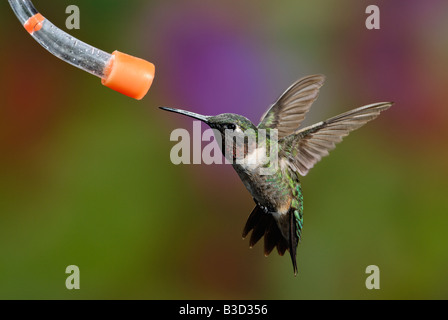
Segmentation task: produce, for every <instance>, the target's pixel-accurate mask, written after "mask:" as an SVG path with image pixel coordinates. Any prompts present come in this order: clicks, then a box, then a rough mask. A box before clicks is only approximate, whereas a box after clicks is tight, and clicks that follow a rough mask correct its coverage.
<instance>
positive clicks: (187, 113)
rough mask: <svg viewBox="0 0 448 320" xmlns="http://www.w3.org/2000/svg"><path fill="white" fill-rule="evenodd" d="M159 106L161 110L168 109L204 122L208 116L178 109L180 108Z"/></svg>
mask: <svg viewBox="0 0 448 320" xmlns="http://www.w3.org/2000/svg"><path fill="white" fill-rule="evenodd" d="M159 108H160V109H162V110H165V111H169V112H174V113H180V114H183V115H185V116H187V117H190V118H193V119H197V120H201V121H204V122H205V123H208V119H209V118H210V117H209V116H203V115H202V114H197V113H194V112H190V111H185V110H180V109H174V108H168V107H159Z"/></svg>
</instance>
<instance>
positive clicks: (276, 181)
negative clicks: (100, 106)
mask: <svg viewBox="0 0 448 320" xmlns="http://www.w3.org/2000/svg"><path fill="white" fill-rule="evenodd" d="M324 80H325V77H324V76H322V75H312V76H307V77H304V78H302V79H300V80H298V81H296V82H295V83H293V84H292V85H291V86H290V87H289V88H288V89H287V90H286V91H285V92H284V93H283V94H282V95H281V96H280V97H279V98H278V100H277V101H276V102H275V103H274V104H272V105H271V107H270V108H268V110H267V112H266V113H265V114H264V115H263V116H262V118H261V122H260V123H259V124H258V126H255V125H254V124H253V123H252V122H251V121H250V120H248V119H247V118H245V117H243V116H241V115H238V114H232V113H224V114H220V115H217V116H204V115H200V114H197V113H193V112H189V111H184V110H180V109H173V108H167V107H160V108H161V109H163V110H166V111H170V112H176V113H180V114H183V115H186V116H189V117H191V118H194V119H198V120H201V121H203V122H205V123H206V124H208V125H209V126H210V127H211V128H212V129H214V132H215V138H216V140H217V141H218V140H221V141H222V144H221V145H220V146H221V150H222V152H223V154H224V155H226V154H227V155H229V154H230V155H231V156H230V157H231V158H232V157H233V160H235V159H236V158H238V156H239V157H243V158H244V159H245V160H252V164H250V163H249V162H248V161H246V162H244V161H243V162H241V161H240V162H238V161H233V162H232V166H233V167H234V169H235V171H236V172H237V173H238V175H239V177H240V178H241V180H242V182H243V183H244V185H245V186H246V188H247V189H248V191H249V192H250V193H251V195H252V197H253V199H254V201H255V203H256V206H255V208H254V209H253V210H252V212H251V214H250V215H249V217H248V219H247V222H246V225H245V227H244V229H243V238H245V237H246V236H247V235H248V233H249V232H250V231H252V234H251V237H250V240H249V245H250V247H253V246H254V245H255V244H256V243H257V242H258V240H260V239H261V238H262V237H263V236H264V253H265V255H266V256H267V255H269V254H270V252H271V251H272V250H273V249H274V248H275V247H277V251H278V253H279V254H280V255H281V256H282V255H283V254H284V253H285V251H286V250H288V251H289V254H290V256H291V260H292V264H293V269H294V275H297V271H298V269H297V261H296V250H297V246H298V243H299V242H300V241H301V236H302V227H303V194H302V188H301V184H300V180H299V177H300V176H305V175H306V174H307V173H308V171H309V170H310V169H311V168H312V167H313V166H314V165H315V164H316V163H317V162H318V161H319V160H320V159H321V158H322V157H324V156H327V155H328V153H329V151H330V150H332V149H334V148H335V146H336V144H337V143H338V142H340V141H342V138H343V137H345V136H347V135H348V134H349V132H351V131H352V130H355V129H357V128H359V127H361V126H362V125H364V124H365V123H367V122H368V121H370V120H373V119H375V118H376V117H377V116H378V115H379V114H380V112H382V111H384V110H386V109H388V108H389V107H390V106H392V104H393V103H392V102H381V103H374V104H369V105H366V106H363V107H360V108H357V109H353V110H351V111H348V112H345V113H342V114H340V115H338V116H335V117H333V118H330V119H328V120H326V121H321V122H318V123H316V124H314V125H311V126H309V127H306V128H299V126H300V124H301V123H302V121H303V119H304V118H305V115H306V113H307V112H308V110H309V109H310V107H311V105H312V103H313V102H314V101H315V100H316V99H317V96H318V93H319V89H320V88H321V87H322V85H323V83H324ZM261 129H264V130H265V132H268V133H267V134H265V136H266V138H265V140H264V142H258V144H256V145H255V146H253V145H248V144H250V142H248V141H253V140H251V139H244V140H239V141H240V143H238V142H236V143H234V142H235V139H234V136H235V135H238V134H240V135H244V134H248V135H250V134H252V135H255V136H256V137H258V136H259V133H260V132H261V131H262V130H261ZM273 130H275V134H274V135H273ZM249 132H250V133H249ZM230 133H232V134H230ZM275 135H276V138H277V141H278V143H277V149H276V151H277V152H278V154H277V162H278V166H277V167H276V170H275V171H274V172H273V173H272V174H260V169H261V168H263V167H266V161H265V160H266V156H264V154H265V153H266V149H267V146H268V145H269V144H270V143H271V137H272V136H275ZM229 140H231V141H229ZM236 140H238V139H236ZM241 141H243V142H241ZM218 142H219V141H218ZM229 142H230V143H229ZM228 146H230V147H228ZM226 158H227V157H226ZM254 159H256V161H253V160H254Z"/></svg>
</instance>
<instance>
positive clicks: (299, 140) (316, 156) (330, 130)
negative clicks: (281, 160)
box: [281, 102, 393, 176]
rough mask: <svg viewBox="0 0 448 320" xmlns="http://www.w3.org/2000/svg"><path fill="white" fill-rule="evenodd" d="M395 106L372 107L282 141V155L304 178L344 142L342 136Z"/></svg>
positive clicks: (377, 105) (347, 113) (374, 105)
mask: <svg viewBox="0 0 448 320" xmlns="http://www.w3.org/2000/svg"><path fill="white" fill-rule="evenodd" d="M392 104H393V103H392V102H382V103H374V104H370V105H367V106H363V107H360V108H357V109H353V110H351V111H348V112H345V113H342V114H340V115H338V116H336V117H333V118H330V119H328V120H326V121H322V122H319V123H316V124H315V125H312V126H309V127H306V128H304V129H301V130H299V131H296V132H295V133H294V134H291V135H289V136H287V137H285V138H284V140H283V141H282V143H281V145H282V150H281V152H282V156H283V157H285V158H286V159H287V161H288V165H289V166H290V167H291V168H292V169H293V170H295V171H298V172H299V173H300V174H301V175H302V176H305V175H306V174H307V173H308V171H309V170H310V169H311V168H312V167H313V166H314V165H315V164H316V163H317V162H319V160H320V159H321V158H322V157H325V156H327V155H328V153H329V151H330V150H333V149H334V148H335V147H336V144H337V143H338V142H341V141H342V138H343V137H345V136H347V135H348V134H349V133H350V132H351V131H353V130H355V129H358V128H359V127H361V126H363V125H364V124H366V123H367V122H369V121H370V120H373V119H375V118H376V117H377V116H378V115H379V114H380V112H382V111H384V110H387V109H388V108H390V106H392Z"/></svg>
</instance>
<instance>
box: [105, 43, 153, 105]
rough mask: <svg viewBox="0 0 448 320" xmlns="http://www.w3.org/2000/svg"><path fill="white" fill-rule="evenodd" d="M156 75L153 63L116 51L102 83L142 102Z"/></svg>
mask: <svg viewBox="0 0 448 320" xmlns="http://www.w3.org/2000/svg"><path fill="white" fill-rule="evenodd" d="M154 73H155V67H154V65H153V64H152V63H150V62H148V61H146V60H143V59H140V58H137V57H133V56H131V55H128V54H125V53H122V52H119V51H114V52H113V53H112V58H111V60H110V62H109V64H108V65H107V66H106V70H105V75H106V76H105V78H103V79H101V83H102V84H103V85H105V86H106V87H108V88H111V89H112V90H115V91H118V92H120V93H122V94H124V95H126V96H128V97H131V98H134V99H137V100H141V99H142V98H143V97H144V96H145V95H146V93H147V92H148V90H149V88H150V87H151V84H152V81H153V79H154Z"/></svg>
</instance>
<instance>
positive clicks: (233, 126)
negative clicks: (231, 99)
mask: <svg viewBox="0 0 448 320" xmlns="http://www.w3.org/2000/svg"><path fill="white" fill-rule="evenodd" d="M226 128H227V129H230V130H235V129H236V126H235V125H234V124H233V123H229V124H228V125H226Z"/></svg>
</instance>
